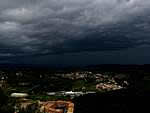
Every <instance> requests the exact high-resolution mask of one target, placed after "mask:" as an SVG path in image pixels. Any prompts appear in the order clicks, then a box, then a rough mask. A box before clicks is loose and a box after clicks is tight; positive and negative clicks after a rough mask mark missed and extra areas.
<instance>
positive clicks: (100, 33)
mask: <svg viewBox="0 0 150 113" xmlns="http://www.w3.org/2000/svg"><path fill="white" fill-rule="evenodd" d="M149 48H150V0H0V63H12V64H16V63H27V64H39V65H40V64H49V65H89V64H101V63H105V64H107V63H108V64H109V63H120V64H122V63H129V64H145V63H150V60H149V59H148V57H149V56H150V52H149V50H150V49H149Z"/></svg>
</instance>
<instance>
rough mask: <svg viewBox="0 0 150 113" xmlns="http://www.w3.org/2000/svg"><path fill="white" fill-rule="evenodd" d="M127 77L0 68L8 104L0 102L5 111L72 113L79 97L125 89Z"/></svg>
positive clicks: (112, 74)
mask: <svg viewBox="0 0 150 113" xmlns="http://www.w3.org/2000/svg"><path fill="white" fill-rule="evenodd" d="M130 76H131V75H130ZM130 76H129V75H128V74H126V73H123V72H122V73H121V72H120V73H118V72H113V71H112V72H110V71H105V72H104V71H95V70H94V71H93V70H89V71H88V70H69V71H65V70H63V71H62V70H61V71H60V70H58V71H45V70H44V71H43V70H42V71H41V70H33V69H16V70H13V71H12V70H10V69H3V70H1V71H0V90H1V92H2V93H1V95H2V94H3V96H4V97H7V99H6V100H7V101H6V103H7V106H5V105H3V104H0V105H1V106H3V107H1V109H3V110H4V112H5V111H6V113H7V110H12V111H13V112H12V113H27V112H29V111H31V113H75V111H76V110H75V106H76V102H75V101H74V100H76V99H77V98H78V97H79V98H80V97H82V96H84V95H94V94H97V93H98V94H99V93H100V94H103V93H105V92H112V91H117V90H122V89H128V88H129V87H131V86H132V85H133V82H132V80H131V77H130ZM145 78H146V79H147V80H149V78H148V76H146V77H145ZM136 87H137V86H136ZM2 98H3V97H2ZM6 108H9V109H6ZM4 112H3V113H4ZM9 113H10V111H9Z"/></svg>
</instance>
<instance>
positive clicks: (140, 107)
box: [75, 89, 150, 113]
mask: <svg viewBox="0 0 150 113" xmlns="http://www.w3.org/2000/svg"><path fill="white" fill-rule="evenodd" d="M139 93H140V94H139ZM149 95H150V94H148V93H146V92H138V91H137V90H135V89H126V90H119V91H114V92H108V93H104V94H95V95H86V96H83V97H79V98H76V99H75V105H76V106H75V113H133V112H134V113H135V112H139V113H148V112H150V107H149V102H150V101H149V100H150V99H149V97H150V96H149Z"/></svg>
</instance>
